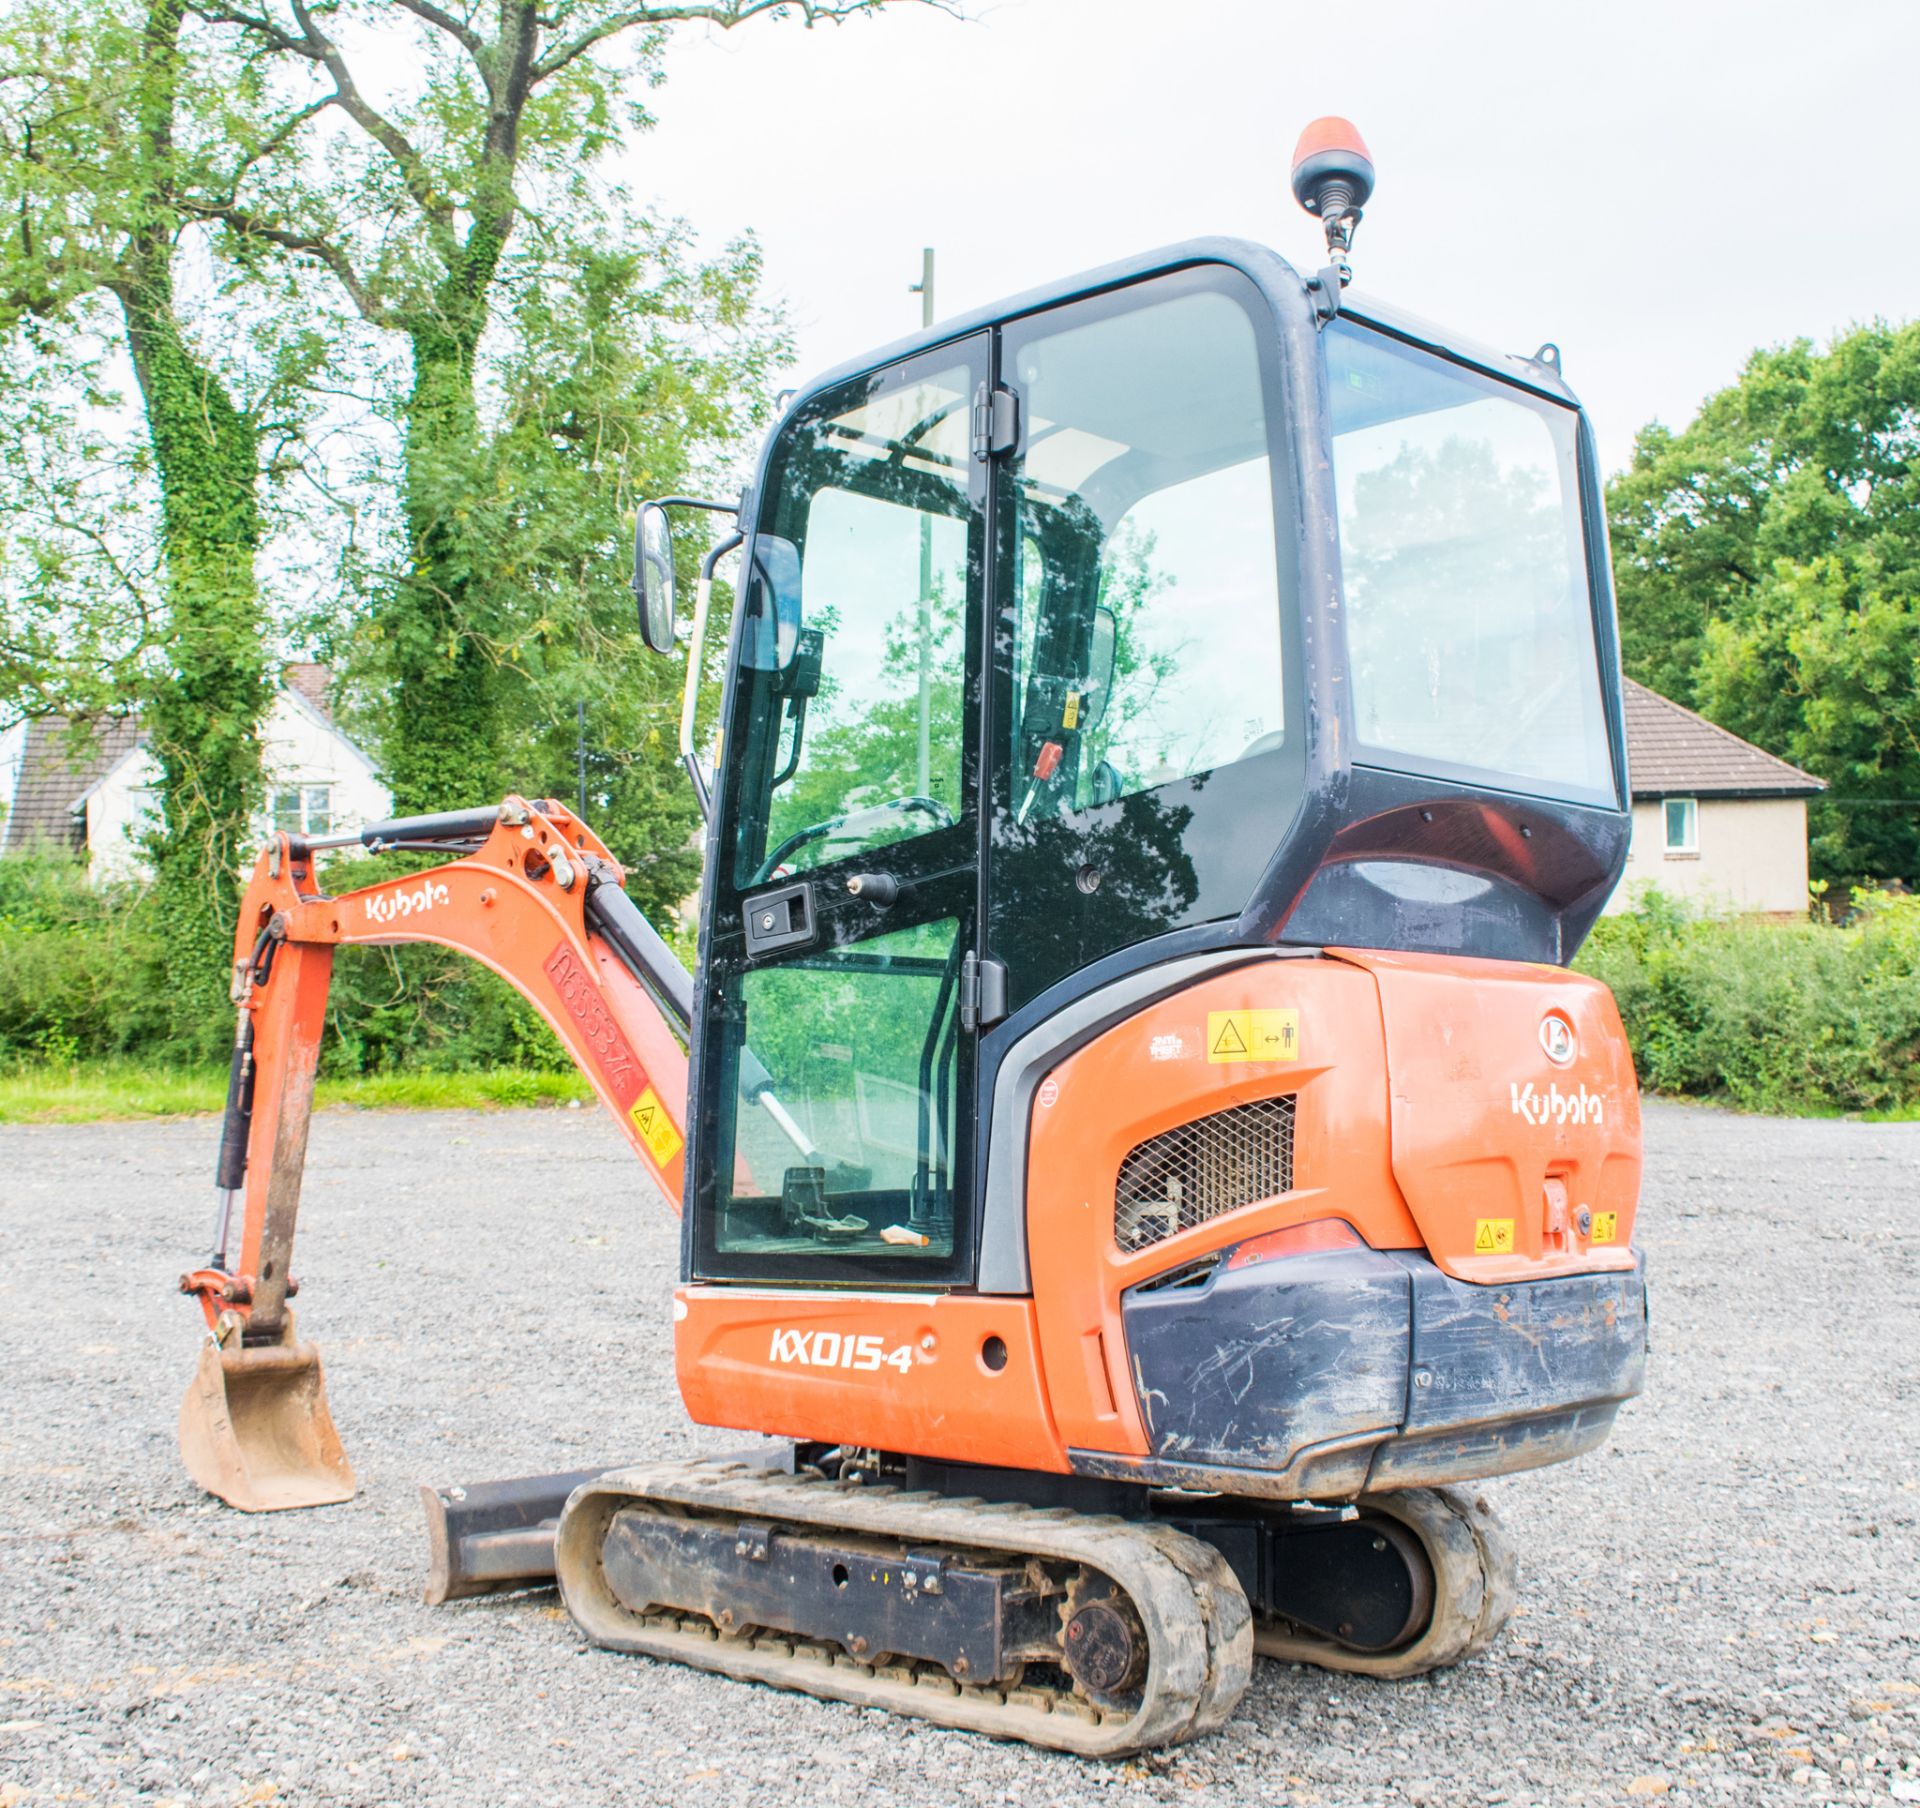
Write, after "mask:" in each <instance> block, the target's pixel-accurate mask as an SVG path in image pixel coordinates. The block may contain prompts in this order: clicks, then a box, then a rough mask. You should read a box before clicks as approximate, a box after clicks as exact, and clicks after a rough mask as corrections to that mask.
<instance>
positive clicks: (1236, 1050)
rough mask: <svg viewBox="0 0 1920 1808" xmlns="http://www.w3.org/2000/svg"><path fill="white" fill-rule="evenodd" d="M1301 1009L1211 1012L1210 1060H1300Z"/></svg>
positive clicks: (1208, 1015)
mask: <svg viewBox="0 0 1920 1808" xmlns="http://www.w3.org/2000/svg"><path fill="white" fill-rule="evenodd" d="M1299 1058H1300V1013H1299V1012H1298V1011H1209V1012H1208V1013H1207V1059H1208V1060H1209V1061H1297V1060H1299Z"/></svg>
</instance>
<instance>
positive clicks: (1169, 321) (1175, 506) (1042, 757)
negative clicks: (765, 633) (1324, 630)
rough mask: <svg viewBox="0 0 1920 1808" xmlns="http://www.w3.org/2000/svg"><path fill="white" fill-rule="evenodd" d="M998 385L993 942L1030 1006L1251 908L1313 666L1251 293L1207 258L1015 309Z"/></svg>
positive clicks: (1285, 798)
mask: <svg viewBox="0 0 1920 1808" xmlns="http://www.w3.org/2000/svg"><path fill="white" fill-rule="evenodd" d="M1000 381H1001V382H1002V384H1004V385H1006V386H1008V387H1009V388H1010V389H1011V390H1012V392H1013V394H1014V395H1015V397H1016V398H1017V403H1018V411H1019V420H1020V434H1019V442H1018V445H1017V446H1016V447H1015V449H1014V452H1013V456H1011V457H1010V458H1009V459H1007V460H1006V461H1005V463H1004V467H1003V476H1002V478H1001V493H1000V499H999V503H998V508H997V515H996V539H997V544H998V548H999V552H998V559H999V574H1000V575H999V581H998V583H997V585H996V589H995V601H994V611H995V645H996V649H997V657H996V663H995V671H994V684H995V690H996V697H995V703H994V714H993V720H994V728H993V733H992V737H991V741H990V747H991V759H990V771H991V790H992V800H993V801H992V811H991V821H990V825H989V857H988V881H989V884H988V899H989V903H988V917H989V921H988V935H987V952H988V954H989V955H990V956H991V957H992V958H993V960H994V961H995V962H996V963H997V964H998V965H999V966H1002V967H1004V969H1005V972H1006V982H1005V983H1006V1002H1007V1005H1008V1007H1009V1009H1010V1010H1013V1011H1019V1010H1020V1009H1021V1008H1022V1007H1024V1006H1026V1005H1029V1004H1031V1003H1032V1002H1033V1001H1034V1000H1035V999H1036V998H1038V997H1039V996H1040V995H1041V994H1043V993H1045V992H1046V991H1047V990H1048V989H1049V988H1051V987H1054V986H1056V985H1059V984H1060V983H1061V982H1062V981H1065V980H1070V979H1072V978H1073V977H1074V976H1075V975H1077V974H1079V973H1080V972H1081V971H1082V970H1083V969H1085V968H1088V967H1091V966H1093V965H1094V964H1095V963H1097V962H1101V961H1111V959H1112V957H1115V956H1120V957H1122V958H1124V957H1126V956H1127V955H1128V953H1129V952H1130V951H1131V950H1133V949H1136V948H1139V947H1140V946H1141V945H1142V944H1146V943H1151V942H1154V941H1156V940H1158V939H1159V938H1162V937H1165V936H1167V935H1170V934H1172V933H1174V932H1176V931H1180V930H1195V929H1197V928H1198V927H1199V926H1201V925H1204V924H1208V923H1231V921H1232V920H1233V919H1234V918H1236V917H1238V916H1239V915H1240V913H1241V912H1242V911H1243V910H1244V909H1245V908H1246V906H1247V904H1248V902H1249V901H1250V900H1251V899H1252V897H1253V896H1254V894H1255V891H1256V889H1257V887H1258V886H1259V884H1260V880H1261V877H1262V875H1263V873H1264V872H1265V871H1266V869H1267V867H1268V865H1269V863H1270V862H1271V861H1272V860H1273V858H1274V856H1275V854H1276V852H1277V851H1278V849H1279V848H1280V846H1281V844H1282V842H1283V841H1284V839H1285V837H1286V833H1287V830H1288V827H1289V825H1290V824H1291V823H1292V821H1293V818H1294V815H1295V813H1296V811H1297V810H1298V809H1299V806H1300V802H1301V799H1302V796H1303V795H1304V778H1305V748H1306V737H1305V735H1304V734H1303V733H1302V729H1301V718H1302V713H1303V712H1302V709H1301V706H1300V702H1299V697H1300V670H1301V666H1302V664H1303V663H1304V662H1303V661H1302V659H1301V656H1300V648H1299V605H1298V598H1297V594H1296V588H1295V586H1296V583H1297V571H1296V565H1295V561H1294V559H1293V558H1292V557H1290V556H1289V557H1282V556H1281V551H1280V549H1281V546H1282V544H1283V541H1282V537H1281V535H1280V532H1279V528H1278V523H1279V522H1280V521H1282V520H1287V519H1289V518H1290V517H1291V516H1292V515H1293V513H1294V512H1295V511H1294V509H1293V505H1292V503H1291V501H1290V500H1289V496H1290V491H1289V488H1288V486H1289V484H1290V480H1291V479H1290V470H1289V468H1288V466H1287V463H1286V454H1285V440H1284V436H1283V435H1282V434H1281V433H1280V432H1279V428H1280V427H1281V425H1282V422H1283V408H1282V406H1281V402H1280V394H1281V389H1280V373H1279V369H1278V363H1277V353H1276V342H1275V334H1274V331H1273V324H1272V316H1271V311H1270V309H1269V308H1268V306H1267V304H1266V302H1265V301H1264V300H1263V299H1262V297H1261V296H1260V294H1259V292H1258V291H1257V290H1256V289H1255V288H1254V286H1253V284H1252V283H1251V281H1249V280H1248V279H1247V278H1246V277H1245V276H1243V275H1241V274H1240V273H1239V272H1237V271H1234V270H1230V269H1228V268H1226V267H1224V266H1222V265H1217V264H1214V265H1207V264H1201V265H1196V266H1194V267H1191V268H1189V269H1185V270H1181V271H1177V272H1175V273H1172V274H1170V275H1165V276H1159V277H1154V278H1151V279H1148V280H1146V281H1142V282H1138V283H1134V284H1131V285H1129V286H1127V287H1124V288H1120V289H1114V290H1109V291H1107V292H1105V293H1103V294H1100V295H1096V296H1092V297H1089V298H1086V299H1084V300H1080V301H1075V302H1070V303H1067V304H1064V305H1062V306H1059V307H1055V308H1048V309H1045V310H1042V311H1040V312H1037V313H1033V314H1028V315H1025V316H1023V317H1021V318H1020V319H1017V320H1013V321H1009V322H1008V323H1007V325H1006V326H1005V327H1004V328H1003V329H1002V332H1001V342H1000ZM1141 958H1143V959H1144V958H1147V957H1145V956H1142V957H1141Z"/></svg>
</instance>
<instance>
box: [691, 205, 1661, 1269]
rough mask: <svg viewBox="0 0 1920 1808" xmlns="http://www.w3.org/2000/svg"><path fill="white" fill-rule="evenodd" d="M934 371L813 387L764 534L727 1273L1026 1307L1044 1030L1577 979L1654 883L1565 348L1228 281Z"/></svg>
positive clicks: (728, 1157)
mask: <svg viewBox="0 0 1920 1808" xmlns="http://www.w3.org/2000/svg"><path fill="white" fill-rule="evenodd" d="M926 338H927V341H928V342H926V343H914V344H910V345H908V346H906V347H903V348H901V349H899V350H897V351H896V352H893V353H890V354H887V355H885V356H883V357H882V358H881V359H880V360H878V361H877V362H875V363H873V364H871V365H868V366H864V367H862V368H860V369H858V370H854V371H851V372H841V373H836V374H835V375H833V376H831V377H829V378H827V379H826V380H824V381H823V382H821V383H820V384H818V385H816V386H814V387H813V388H812V389H810V390H808V391H807V392H806V393H805V394H803V395H801V396H800V397H799V398H798V399H797V400H796V401H795V402H794V403H793V405H792V406H791V408H790V409H789V410H788V412H787V413H786V415H785V418H784V419H783V420H782V421H781V423H780V425H779V427H778V429H777V431H776V432H775V433H774V434H773V435H772V437H771V439H770V442H769V445H768V449H767V451H766V454H765V457H764V459H763V461H762V464H761V466H760V470H759V474H758V478H757V481H756V482H755V484H754V486H753V489H752V491H751V492H750V496H749V500H748V503H747V506H746V509H745V511H744V513H743V516H742V521H741V525H742V528H743V530H745V531H746V533H747V542H746V548H745V552H744V562H743V567H742V569H743V579H742V601H741V605H740V608H739V610H738V612H737V619H736V622H735V624H734V631H733V643H732V648H731V654H730V658H729V664H728V670H729V679H728V683H727V688H726V695H725V703H724V710H725V715H724V721H723V724H722V726H721V728H720V730H719V736H718V744H719V759H718V769H717V773H716V775H715V779H714V785H713V790H714V798H715V809H714V815H713V822H712V827H711V840H710V846H709V860H708V873H709V883H708V887H707V890H706V893H705V897H704V920H703V926H702V954H701V959H702V963H703V972H704V981H705V983H704V986H703V987H702V989H701V990H702V997H703V1000H704V1007H703V1008H704V1012H705V1017H704V1021H703V1023H702V1026H701V1030H702V1033H701V1035H700V1037H699V1039H698V1046H697V1055H696V1061H695V1075H694V1085H695V1095H696V1100H697V1107H696V1109H695V1111H694V1113H693V1123H694V1126H695V1128H694V1131H693V1137H692V1141H693V1153H692V1162H693V1167H692V1173H693V1184H692V1187H691V1189H690V1199H691V1204H692V1210H691V1212H690V1214H689V1223H690V1237H689V1244H688V1256H689V1270H690V1274H691V1275H692V1276H693V1277H698V1278H705V1279H712V1280H716V1281H745V1280H752V1281H762V1282H770V1283H787V1284H803V1285H813V1284H820V1285H836V1286H846V1285H860V1286H880V1287H911V1288H918V1287H926V1286H943V1287H954V1286H961V1287H965V1286H971V1285H973V1284H974V1283H975V1281H976V1278H977V1277H978V1275H979V1273H980V1271H981V1266H982V1261H983V1256H984V1258H985V1261H986V1265H987V1268H988V1271H989V1281H991V1278H992V1274H993V1273H994V1272H1006V1271H1007V1269H1008V1268H1009V1266H1014V1267H1017V1266H1018V1264H1017V1263H1013V1264H1009V1262H1008V1260H1007V1253H1008V1252H1007V1251H1005V1250H1004V1249H985V1250H983V1246H982V1245H983V1237H985V1238H990V1237H991V1236H992V1234H993V1232H994V1231H995V1230H1000V1231H1002V1232H1004V1231H1005V1230H1006V1229H1007V1227H1006V1226H1004V1225H989V1224H988V1222H987V1219H988V1217H989V1215H990V1212H991V1208H990V1206H989V1204H988V1200H987V1197H986V1195H987V1179H988V1168H989V1166H990V1165H991V1161H992V1151H991V1149H990V1146H989V1145H990V1141H991V1138H992V1136H993V1135H994V1134H995V1133H996V1129H997V1128H999V1127H997V1126H995V1125H994V1124H993V1122H992V1118H993V1112H992V1109H991V1106H992V1104H993V1102H994V1100H995V1087H996V1082H997V1081H998V1080H1000V1078H1001V1077H1002V1069H1003V1067H1004V1063H1005V1057H1006V1054H1007V1051H1008V1050H1009V1049H1011V1048H1012V1047H1013V1046H1014V1045H1016V1044H1017V1043H1019V1042H1020V1041H1021V1039H1022V1037H1023V1036H1024V1035H1026V1034H1027V1033H1028V1032H1030V1031H1031V1030H1032V1029H1033V1028H1034V1027H1035V1026H1037V1025H1041V1024H1045V1023H1049V1022H1055V1021H1058V1020H1059V1019H1060V1018H1061V1016H1062V1014H1063V1013H1067V1012H1072V1011H1074V1010H1076V1009H1077V1008H1078V1007H1079V1005H1080V1003H1081V1001H1083V1000H1085V999H1087V998H1089V997H1092V996H1096V995H1098V994H1100V993H1101V992H1102V991H1103V990H1106V989H1108V988H1111V987H1112V986H1113V985H1114V984H1115V983H1116V982H1124V981H1126V980H1127V979H1128V978H1129V977H1130V976H1138V975H1140V974H1142V973H1147V972H1151V971H1153V970H1156V969H1160V968H1163V967H1165V966H1166V964H1167V963H1169V962H1174V961H1180V960H1190V959H1191V958H1192V957H1194V956H1196V955H1200V954H1208V953H1216V952H1222V951H1230V950H1234V949H1239V950H1243V951H1244V950H1268V949H1275V948H1287V947H1300V948H1310V947H1311V948H1320V947H1325V946H1327V945H1329V944H1349V945H1354V946H1359V947H1364V948H1369V949H1381V950H1393V951H1404V952H1409V953H1417V954H1429V955H1440V956H1468V957H1474V956H1481V957H1499V958H1503V959H1512V958H1516V957H1517V958H1521V959H1525V960H1532V961H1548V962H1559V961H1561V960H1563V959H1565V958H1566V957H1567V956H1568V955H1569V954H1570V953H1571V951H1572V949H1573V948H1574V947H1575V946H1576V945H1577V944H1578V941H1579V939H1580V937H1581V935H1582V934H1583V933H1584V931H1585V929H1586V927H1587V925H1588V924H1589V923H1590V922H1591V921H1592V918H1593V916H1594V915H1595V914H1596V913H1597V911H1598V910H1599V908H1600V905H1601V903H1602V902H1603V901H1604V898H1605V896H1606V894H1607V892H1608V890H1609V889H1610V888H1611V884H1612V881H1613V877H1614V874H1615V871H1616V869H1617V864H1618V860H1619V858H1620V856H1621V854H1622V852H1623V850H1624V847H1625V843H1626V836H1627V822H1628V819H1627V815H1626V810H1625V806H1624V803H1623V797H1624V792H1623V788H1622V767H1621V756H1620V721H1619V712H1618V702H1617V698H1618V682H1617V649H1616V645H1615V640H1614V627H1613V615H1612V607H1611V598H1610V595H1609V592H1608V588H1607V568H1606V561H1605V555H1604V550H1603V547H1602V544H1601V539H1600V535H1601V526H1600V520H1601V517H1600V510H1599V504H1598V492H1597V487H1596V480H1595V470H1594V461H1593V453H1592V446H1591V439H1590V435H1589V433H1588V431H1587V429H1586V426H1585V423H1584V420H1583V417H1582V416H1581V414H1580V412H1579V410H1578V407H1577V405H1576V404H1575V402H1574V400H1573V397H1572V396H1571V394H1570V392H1569V391H1568V390H1567V388H1566V385H1565V383H1564V382H1563V381H1562V379H1561V376H1560V372H1559V369H1558V366H1557V361H1556V355H1555V354H1553V353H1552V351H1551V348H1547V349H1546V350H1543V352H1542V353H1541V354H1540V355H1538V356H1536V357H1532V358H1516V357H1508V356H1504V355H1499V354H1493V353H1487V352H1482V351H1478V350H1475V349H1474V348H1471V347H1469V346H1466V345H1463V344H1461V343H1459V342H1457V341H1447V340H1442V339H1441V338H1440V337H1439V336H1438V335H1436V334H1434V333H1433V332H1432V331H1431V330H1430V329H1426V328H1423V327H1420V326H1418V325H1416V324H1415V323H1412V322H1409V321H1407V320H1404V319H1403V318H1401V317H1399V316H1397V315H1394V314H1392V313H1390V312H1389V311H1387V310H1384V309H1377V308H1372V307H1369V306H1367V305H1366V304H1363V303H1360V302H1358V301H1356V300H1354V299H1352V298H1350V297H1346V296H1341V295H1340V292H1339V290H1338V287H1337V284H1334V283H1332V282H1331V281H1329V282H1328V284H1327V285H1325V286H1323V287H1321V288H1318V289H1316V288H1313V287H1310V286H1309V285H1307V284H1305V283H1303V282H1302V281H1301V280H1300V278H1298V277H1297V276H1295V275H1294V274H1293V272H1292V271H1290V270H1289V269H1287V267H1286V266H1285V265H1283V264H1282V263H1281V262H1280V261H1279V260H1278V259H1277V258H1275V257H1274V256H1273V255H1272V254H1271V253H1268V252H1265V251H1263V250H1260V249H1259V248H1257V247H1253V246H1249V245H1242V244H1232V243H1224V242H1220V243H1203V244H1198V245H1192V246H1187V247H1182V248H1180V249H1179V250H1177V251H1175V252H1172V253H1169V254H1163V255H1162V256H1160V257H1156V258H1151V259H1143V260H1141V261H1140V262H1139V263H1137V264H1135V265H1132V266H1127V267H1123V268H1118V269H1114V270H1108V271H1102V272H1098V273H1096V274H1095V275H1094V276H1092V277H1090V278H1086V279H1083V280H1082V281H1080V282H1078V283H1075V284H1073V285H1071V286H1070V287H1067V288H1064V289H1062V290H1060V291H1057V292H1054V293H1050V294H1043V295H1036V296H1029V297H1025V298H1022V299H1021V300H1019V301H1017V302H1015V303H1013V304H1011V305H1010V306H1007V307H1005V308H1002V309H998V310H994V311H993V312H992V314H991V315H990V316H988V317H982V318H979V319H975V320H969V321H964V322H961V323H959V324H958V325H957V326H955V327H949V328H947V329H945V330H944V331H939V332H936V333H933V334H930V335H927V336H926ZM743 1063H745V1064H746V1073H747V1075H748V1076H749V1077H747V1078H745V1079H743V1072H742V1064H743ZM983 1104H984V1105H985V1106H987V1107H988V1108H987V1109H983ZM762 1105H766V1106H770V1107H771V1109H763V1108H761V1106H762ZM796 1128H797V1129H799V1130H800V1132H801V1134H800V1135H799V1136H798V1137H797V1138H796V1136H795V1135H794V1132H795V1130H796Z"/></svg>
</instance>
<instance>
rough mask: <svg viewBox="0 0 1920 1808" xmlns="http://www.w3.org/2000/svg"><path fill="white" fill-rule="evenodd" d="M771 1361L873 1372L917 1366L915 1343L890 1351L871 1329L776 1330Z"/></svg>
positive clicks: (768, 1357)
mask: <svg viewBox="0 0 1920 1808" xmlns="http://www.w3.org/2000/svg"><path fill="white" fill-rule="evenodd" d="M767 1360H768V1361H769V1362H786V1363H797V1364H798V1365H799V1366H800V1367H801V1368H808V1369H854V1370H856V1371H864V1372H867V1373H871V1372H872V1371H873V1370H875V1369H878V1368H882V1367H885V1368H890V1369H898V1370H899V1371H900V1373H901V1374H903V1375H904V1374H905V1373H906V1372H907V1371H908V1370H909V1369H910V1368H912V1367H913V1346H912V1345H911V1344H904V1343H903V1344H901V1345H900V1347H899V1348H898V1349H895V1350H889V1349H888V1348H887V1344H886V1339H885V1338H883V1337H878V1336H876V1335H874V1334H873V1333H871V1332H867V1333H864V1334H862V1335H860V1336H855V1335H854V1333H853V1332H851V1331H848V1332H846V1333H845V1334H844V1335H843V1334H842V1333H841V1332H839V1331H787V1330H776V1331H775V1332H774V1334H773V1348H772V1349H771V1350H769V1351H768V1352H767Z"/></svg>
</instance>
